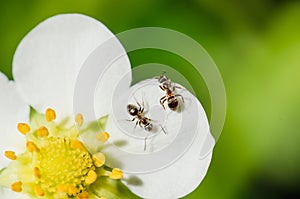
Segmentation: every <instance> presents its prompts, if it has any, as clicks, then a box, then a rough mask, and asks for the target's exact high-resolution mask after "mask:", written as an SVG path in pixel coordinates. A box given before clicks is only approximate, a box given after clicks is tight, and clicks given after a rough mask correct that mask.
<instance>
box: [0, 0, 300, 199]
mask: <svg viewBox="0 0 300 199" xmlns="http://www.w3.org/2000/svg"><path fill="white" fill-rule="evenodd" d="M0 5H1V6H0V27H1V31H0V70H1V71H2V72H4V73H5V74H6V75H7V76H8V77H10V78H12V74H11V63H12V57H13V54H14V51H15V49H16V47H17V45H18V43H19V42H20V41H21V39H22V38H23V37H24V36H25V35H26V34H27V33H28V32H29V31H30V30H31V29H32V28H33V27H34V26H36V25H37V24H38V23H40V22H41V21H43V20H44V19H46V18H48V17H50V16H52V15H55V14H58V13H72V12H78V13H84V14H87V15H89V16H92V17H94V18H96V19H98V20H100V21H102V22H103V23H104V24H106V26H108V27H109V28H110V29H111V30H112V32H114V33H119V32H122V31H125V30H127V29H131V28H137V27H145V26H158V27H165V28H170V29H174V30H177V31H181V32H182V33H185V34H186V35H189V36H190V37H192V38H194V39H195V40H197V41H198V42H199V43H200V44H202V46H203V47H204V48H205V49H206V50H207V51H208V53H209V54H210V55H211V57H212V58H213V59H214V61H215V62H216V64H217V66H218V67H219V70H220V72H221V74H222V76H223V79H224V83H225V87H226V92H227V100H228V106H227V117H226V122H225V127H224V130H223V133H222V135H221V137H220V139H219V140H218V143H217V145H216V147H215V150H214V154H213V160H212V163H211V166H210V169H209V171H208V174H207V176H206V178H205V179H204V181H203V182H202V184H201V185H200V186H199V187H198V189H197V190H196V191H194V192H193V193H192V194H190V195H189V196H187V197H186V198H188V199H194V198H213V199H214V198H221V199H240V198H243V199H244V198H245V199H248V198H249V199H250V198H272V199H277V198H288V199H290V198H300V155H299V154H300V132H299V129H300V117H299V116H300V115H299V112H300V2H299V1H287V0H286V1H284V0H243V1H241V0H240V1H238V0H227V1H226V0H220V1H218V0H211V1H209V0H202V1H200V0H193V1H192V0H186V1H179V0H172V1H171V0H152V1H141V0H129V1H117V0H110V1H109V0H51V1H40V0H1V3H0ZM130 58H131V62H132V65H133V67H134V66H136V65H139V64H143V63H149V62H157V63H162V64H166V65H171V66H172V67H174V68H176V69H178V70H180V68H182V67H183V66H185V65H188V63H185V62H184V61H183V60H181V59H179V58H178V57H176V56H174V55H172V54H170V53H162V52H159V51H155V50H142V51H137V52H132V53H130ZM181 72H182V73H183V74H184V75H185V76H186V78H188V79H191V81H195V80H192V79H193V78H192V77H191V74H192V72H189V71H188V70H187V71H186V70H181ZM196 80H197V79H196ZM199 82H200V83H199V85H198V86H197V87H198V89H199V91H200V92H201V91H202V93H203V94H202V95H199V96H198V97H199V99H200V100H201V102H202V104H203V106H204V108H205V109H206V110H207V112H208V115H209V114H210V101H209V94H208V92H207V89H206V87H205V86H203V82H202V83H201V81H199Z"/></svg>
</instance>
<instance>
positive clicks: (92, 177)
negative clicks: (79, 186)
mask: <svg viewBox="0 0 300 199" xmlns="http://www.w3.org/2000/svg"><path fill="white" fill-rule="evenodd" d="M96 180H97V174H96V172H95V171H93V170H90V171H89V172H88V174H87V176H86V178H85V183H86V184H92V183H93V182H95V181H96Z"/></svg>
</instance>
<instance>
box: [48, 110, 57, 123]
mask: <svg viewBox="0 0 300 199" xmlns="http://www.w3.org/2000/svg"><path fill="white" fill-rule="evenodd" d="M55 119H56V113H55V111H54V110H53V109H51V108H48V109H47V110H46V120H47V121H48V122H51V121H53V120H55Z"/></svg>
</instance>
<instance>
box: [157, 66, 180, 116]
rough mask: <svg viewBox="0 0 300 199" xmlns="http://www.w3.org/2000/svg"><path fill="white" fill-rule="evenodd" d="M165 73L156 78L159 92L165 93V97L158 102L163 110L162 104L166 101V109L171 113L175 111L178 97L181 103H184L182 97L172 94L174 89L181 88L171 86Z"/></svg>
mask: <svg viewBox="0 0 300 199" xmlns="http://www.w3.org/2000/svg"><path fill="white" fill-rule="evenodd" d="M165 73H166V72H165V71H164V72H163V74H162V75H161V76H159V77H157V79H158V82H159V84H160V85H159V87H160V88H161V90H163V91H165V92H166V94H165V96H163V97H162V98H160V100H159V102H160V104H161V105H162V107H163V108H164V109H165V106H164V103H165V101H167V102H168V107H169V108H170V109H171V110H172V111H176V110H177V108H178V105H179V102H178V97H181V99H182V102H183V103H184V99H183V96H182V95H180V94H174V93H173V92H174V91H175V88H181V87H179V86H176V85H172V83H173V82H172V81H171V80H170V79H169V78H168V77H167V76H166V75H165Z"/></svg>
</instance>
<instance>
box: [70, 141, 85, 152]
mask: <svg viewBox="0 0 300 199" xmlns="http://www.w3.org/2000/svg"><path fill="white" fill-rule="evenodd" d="M71 148H73V149H81V150H84V145H83V144H82V142H80V141H79V140H72V141H71Z"/></svg>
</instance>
